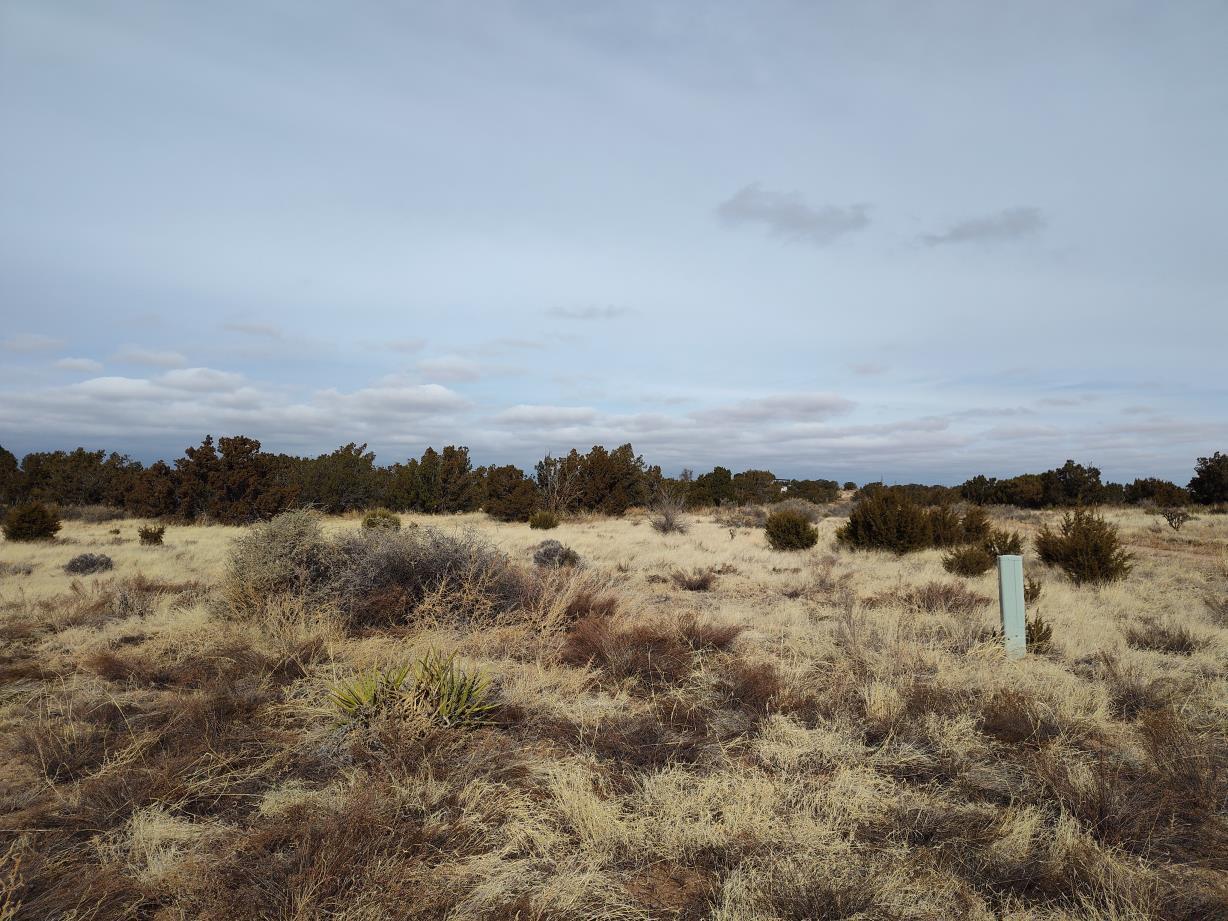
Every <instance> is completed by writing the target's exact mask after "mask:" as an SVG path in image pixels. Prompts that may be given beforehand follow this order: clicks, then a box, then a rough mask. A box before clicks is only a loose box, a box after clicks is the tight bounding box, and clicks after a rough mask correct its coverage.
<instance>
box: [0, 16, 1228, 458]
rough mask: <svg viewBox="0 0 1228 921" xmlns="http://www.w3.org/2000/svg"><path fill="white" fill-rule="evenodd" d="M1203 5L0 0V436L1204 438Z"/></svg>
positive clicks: (943, 452) (147, 446) (1155, 447)
mask: <svg viewBox="0 0 1228 921" xmlns="http://www.w3.org/2000/svg"><path fill="white" fill-rule="evenodd" d="M1226 47H1228V5H1225V4H1223V3H1222V2H1206V3H1200V2H1195V0H1190V2H1183V3H1171V4H1170V3H1154V2H1150V0H1147V2H1136V3H1131V2H1110V3H1096V2H1082V3H1075V4H1072V3H1067V2H1060V3H1052V4H1046V3H1036V2H1029V3H1019V4H985V3H981V2H967V3H954V2H951V3H916V2H911V0H907V2H898V3H875V2H865V3H851V2H850V3H814V2H772V0H768V2H762V0H756V2H754V3H751V2H739V3H719V2H716V3H702V4H701V3H694V2H690V0H684V2H677V3H673V2H666V0H661V2H652V3H637V2H626V3H618V4H606V3H601V4H598V3H575V2H571V0H557V2H501V0H484V2H481V3H477V2H473V3H469V2H458V3H409V2H404V3H395V2H370V3H362V2H355V0H346V2H335V3H330V2H315V3H304V2H301V0H286V2H280V3H278V2H248V0H245V2H234V3H231V2H222V0H213V2H210V3H187V2H159V3H142V2H138V0H129V2H119V0H113V2H99V0H80V2H60V0H0V119H2V125H3V142H2V143H0V444H3V445H4V446H6V447H8V448H10V449H11V450H14V451H15V452H17V453H19V454H20V453H22V452H24V451H29V450H36V449H51V448H69V447H75V446H76V445H78V444H84V445H86V446H89V447H107V448H117V449H120V450H124V451H127V452H129V453H132V454H133V455H134V456H138V457H141V458H142V459H146V460H148V459H152V458H154V457H157V456H163V455H175V454H178V453H179V452H180V451H181V450H182V448H183V447H184V446H185V445H187V444H190V443H193V442H195V441H198V440H199V437H200V436H201V435H202V434H203V433H205V432H209V431H211V432H214V433H220V434H226V433H239V432H241V433H246V434H250V435H253V436H255V437H258V438H260V439H261V440H262V441H263V442H264V443H265V445H266V447H269V448H271V449H274V450H290V451H312V452H316V451H322V450H327V449H331V448H332V447H334V446H336V445H337V444H340V443H343V442H347V441H351V440H354V441H360V442H361V441H366V442H369V443H370V445H371V446H372V447H373V448H374V449H376V450H377V451H378V453H379V455H380V459H381V460H382V461H391V460H396V459H399V458H403V457H405V456H407V455H411V454H414V455H416V454H418V453H419V452H420V451H421V449H422V448H423V446H424V445H426V444H428V443H429V444H434V445H436V446H440V445H442V444H445V443H458V444H467V445H469V446H470V447H471V449H472V451H473V453H474V455H475V457H476V459H477V460H478V461H479V462H490V461H502V462H507V461H511V462H518V463H521V464H529V463H531V462H532V461H533V460H534V459H535V458H537V457H540V456H541V455H542V454H544V453H545V452H546V451H547V450H552V451H554V452H556V453H557V452H559V451H560V450H565V449H567V448H570V447H572V446H578V447H581V448H587V447H588V446H591V445H593V444H595V443H604V444H607V445H616V444H619V443H622V442H624V441H631V442H632V443H633V444H634V445H635V447H636V449H637V450H638V451H640V452H642V453H644V454H645V455H646V456H647V457H648V458H649V459H650V460H652V461H655V462H658V463H661V464H662V466H663V467H664V468H665V469H666V471H667V472H670V473H673V472H676V471H677V470H678V469H680V468H681V467H683V466H692V467H695V468H697V469H707V468H710V467H711V466H712V465H713V464H714V463H723V464H726V465H730V466H733V467H735V468H741V467H746V466H752V465H754V466H767V467H770V468H771V469H773V470H775V471H776V472H777V473H778V474H782V475H797V476H807V475H808V476H827V477H836V478H839V479H846V478H849V479H855V480H858V481H862V480H865V479H870V478H878V477H880V476H881V477H886V478H888V479H889V480H899V481H913V480H924V481H930V482H958V481H959V480H961V479H963V478H964V477H965V476H967V475H969V474H972V473H976V472H985V473H989V474H996V475H1009V474H1013V473H1018V472H1021V471H1024V470H1038V469H1043V468H1045V467H1049V466H1052V465H1054V464H1059V463H1061V462H1062V461H1063V460H1064V459H1065V458H1067V457H1073V458H1076V459H1078V460H1081V461H1084V462H1091V463H1095V464H1097V465H1099V466H1100V467H1101V468H1102V469H1103V470H1104V471H1105V473H1106V474H1107V475H1109V476H1112V477H1114V478H1132V477H1134V476H1136V475H1145V474H1157V475H1162V476H1168V477H1172V478H1175V479H1179V480H1182V481H1184V480H1185V479H1187V478H1188V477H1189V474H1190V470H1191V468H1192V465H1193V459H1194V458H1195V457H1196V456H1199V455H1205V454H1208V453H1210V452H1211V451H1213V450H1215V449H1221V450H1228V384H1226V383H1225V382H1226V380H1228V378H1226V376H1225V370H1226V368H1228V359H1226V358H1225V346H1226V345H1228V230H1226V229H1225V228H1226V225H1228V217H1226V215H1228V169H1226V167H1225V164H1228V55H1226V54H1225V53H1224V49H1225V48H1226Z"/></svg>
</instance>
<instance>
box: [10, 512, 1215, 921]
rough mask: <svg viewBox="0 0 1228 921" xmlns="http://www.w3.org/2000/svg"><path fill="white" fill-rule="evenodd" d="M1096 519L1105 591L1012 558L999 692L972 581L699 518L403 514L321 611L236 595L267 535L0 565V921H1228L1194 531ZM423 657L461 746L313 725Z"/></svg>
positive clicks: (987, 587) (335, 719)
mask: <svg viewBox="0 0 1228 921" xmlns="http://www.w3.org/2000/svg"><path fill="white" fill-rule="evenodd" d="M1106 514H1107V516H1108V517H1109V518H1110V519H1111V520H1112V521H1114V522H1115V523H1117V524H1118V525H1119V526H1120V528H1121V534H1122V537H1123V539H1124V540H1125V541H1126V543H1127V545H1128V548H1129V549H1130V551H1131V552H1132V553H1133V554H1134V555H1135V567H1134V570H1133V572H1132V573H1131V575H1130V577H1129V578H1128V579H1127V580H1126V581H1124V582H1119V583H1116V584H1113V585H1110V586H1106V587H1100V588H1097V587H1075V586H1073V585H1072V584H1071V583H1070V582H1068V581H1067V580H1066V579H1065V578H1064V577H1062V576H1061V574H1060V573H1058V572H1055V571H1051V570H1047V569H1045V568H1044V567H1042V566H1041V565H1040V564H1039V563H1037V562H1036V561H1035V559H1034V556H1033V554H1032V553H1031V546H1030V544H1029V547H1028V553H1027V554H1026V555H1025V567H1026V570H1027V572H1028V573H1029V574H1030V575H1032V576H1037V577H1039V578H1040V579H1041V580H1042V582H1043V589H1042V593H1041V596H1040V598H1039V600H1038V601H1037V602H1036V603H1035V604H1034V605H1033V606H1032V610H1030V611H1029V613H1030V614H1031V613H1034V612H1035V611H1039V612H1040V614H1042V615H1043V617H1044V619H1045V620H1046V621H1047V622H1049V623H1050V624H1052V626H1053V640H1052V644H1051V647H1050V648H1049V649H1047V650H1045V651H1043V652H1040V653H1036V654H1030V655H1028V656H1027V657H1026V658H1025V659H1023V660H1021V661H1016V662H1013V661H1008V660H1006V659H1005V658H1004V657H1003V655H1002V653H1001V650H1000V642H999V641H997V640H996V639H995V638H994V636H993V630H994V628H995V627H996V626H997V602H996V583H995V577H994V575H993V573H992V572H991V573H989V574H986V575H984V576H980V577H976V578H972V579H960V578H957V577H954V576H951V575H949V574H947V573H946V572H944V570H943V568H942V565H941V552H939V551H936V550H933V551H925V552H921V553H916V554H911V555H908V556H905V557H896V556H893V555H889V554H881V553H865V552H861V553H854V552H851V551H848V550H844V549H837V548H836V547H835V545H834V539H833V536H834V532H835V529H836V527H837V526H838V525H839V524H840V523H841V519H839V518H834V517H833V518H827V519H825V520H823V521H821V522H820V523H819V530H820V539H819V543H818V546H817V547H815V548H814V549H813V550H809V551H804V552H800V553H778V552H773V551H771V550H769V549H768V547H767V544H766V541H765V539H764V534H763V531H762V529H756V528H747V527H738V526H737V525H733V526H732V527H731V525H730V524H729V523H727V522H726V521H723V520H720V519H718V518H717V517H716V516H715V515H713V514H702V513H700V514H694V515H691V516H688V517H689V529H688V531H687V532H686V533H685V534H661V533H658V532H657V531H655V530H653V528H652V527H651V526H650V523H649V521H648V518H647V516H646V515H644V514H634V513H633V514H630V515H628V516H627V517H625V518H621V519H599V518H595V519H591V520H590V519H584V520H578V521H567V522H564V523H563V524H562V526H560V527H559V528H557V529H555V530H551V531H533V530H530V529H529V528H528V527H527V526H526V525H520V524H500V523H496V522H493V521H491V520H489V519H487V518H485V517H484V516H480V515H463V516H456V517H447V518H429V517H418V518H417V519H416V520H415V519H414V517H413V516H402V519H403V521H404V523H405V528H404V529H403V530H402V532H400V533H401V535H403V538H396V537H391V536H390V537H387V538H380V539H379V540H374V541H372V542H368V544H362V545H361V547H359V548H358V549H354V548H353V547H351V548H350V549H349V550H348V551H347V552H348V553H349V554H350V556H349V557H347V559H349V560H350V562H349V563H348V564H347V565H349V567H350V568H349V569H348V570H346V572H347V575H346V576H345V580H342V581H336V582H335V583H329V587H327V590H326V589H325V588H318V587H304V586H305V585H306V583H305V582H304V583H303V584H302V585H299V584H297V583H296V584H295V585H288V584H286V583H285V582H281V583H276V586H275V587H274V582H273V581H268V580H266V581H261V580H262V579H265V575H264V574H267V572H268V571H269V567H270V566H274V563H271V562H270V559H272V558H273V557H275V556H276V555H277V553H279V552H281V548H282V544H279V543H277V540H280V539H281V538H278V537H277V534H276V533H274V532H272V531H268V530H267V529H266V530H265V531H259V532H257V534H259V535H261V536H260V537H258V538H257V539H256V540H252V539H251V538H250V535H249V537H248V538H247V539H244V540H241V542H240V544H239V545H238V546H237V547H236V546H235V542H236V539H237V538H241V537H242V535H243V533H244V531H243V529H237V528H226V527H209V526H192V527H186V526H182V527H177V526H174V525H172V526H171V527H169V528H168V530H167V533H166V539H165V545H164V546H161V547H145V546H140V545H139V544H138V542H137V541H136V528H137V526H138V524H139V522H134V521H115V522H102V523H98V524H87V523H83V522H69V523H66V524H65V527H64V529H63V530H62V531H61V533H60V536H59V539H58V540H57V541H55V542H54V543H50V544H11V543H3V542H0V638H2V639H0V695H2V696H0V740H2V741H0V746H2V749H3V750H2V751H0V803H2V805H0V921H9V919H17V918H29V919H65V921H68V919H93V918H108V919H110V918H116V919H119V918H149V919H184V921H187V919H223V918H226V919H230V918H234V919H239V918H259V919H287V921H288V919H296V921H308V919H338V921H341V919H344V921H376V919H383V918H423V919H427V918H430V919H457V921H460V919H491V921H495V919H526V921H527V919H649V918H662V919H664V918H688V919H698V918H714V919H720V921H743V919H824V918H848V919H854V918H856V919H953V918H968V919H993V918H1006V919H1042V918H1043V919H1075V918H1087V919H1091V918H1095V919H1106V921H1108V919H1112V921H1127V919H1144V918H1163V919H1188V921H1195V919H1211V918H1216V917H1228V516H1212V515H1205V516H1203V517H1202V518H1200V519H1199V520H1196V521H1193V522H1191V523H1189V524H1187V525H1185V527H1184V528H1182V530H1181V531H1180V532H1179V533H1177V532H1173V531H1171V530H1170V529H1168V528H1167V527H1166V526H1163V524H1162V522H1161V523H1157V521H1158V520H1157V519H1155V518H1152V517H1150V516H1148V515H1146V514H1145V513H1143V512H1141V511H1138V510H1132V511H1109V512H1107V513H1106ZM1056 517H1057V516H1056V515H1054V514H1053V513H1043V512H1036V513H1030V512H1009V513H1000V514H996V515H995V516H994V519H995V525H997V526H1001V527H1007V528H1010V529H1013V530H1018V531H1020V532H1022V533H1023V534H1024V535H1025V536H1026V537H1031V536H1032V535H1034V534H1035V533H1036V531H1037V530H1038V529H1039V528H1040V526H1041V525H1042V524H1044V523H1045V522H1046V521H1049V522H1052V521H1053V520H1054V519H1055V518H1056ZM414 524H417V525H418V527H416V528H415V527H412V525H414ZM115 528H118V529H119V534H118V535H116V534H113V533H111V532H112V530H113V529H115ZM432 529H439V530H440V531H442V532H444V533H445V534H447V535H457V536H458V538H459V540H457V541H453V542H448V541H446V540H444V539H439V541H438V546H439V547H441V548H443V549H442V550H438V553H445V554H447V553H451V554H454V555H456V558H457V559H458V560H460V559H462V557H463V560H465V561H469V562H466V563H465V565H463V566H458V567H456V568H454V569H452V570H449V572H448V573H447V574H446V575H445V576H441V577H439V578H437V579H434V581H431V582H430V584H425V583H423V582H422V580H423V579H425V578H426V577H425V576H423V575H422V574H421V565H424V564H421V563H420V561H419V562H415V563H414V564H413V565H412V566H411V565H409V564H404V565H402V564H396V563H390V562H388V560H389V559H392V557H393V556H395V554H396V553H397V552H400V551H397V550H396V546H399V545H397V544H396V541H397V540H401V539H404V540H410V541H418V543H419V544H420V545H422V546H427V547H428V549H430V548H431V547H435V544H431V541H432V540H436V538H434V537H432V538H430V539H429V540H428V539H427V538H426V537H425V535H428V534H430V533H432ZM323 531H324V533H325V535H326V536H327V537H328V538H329V539H330V541H329V542H325V543H326V544H327V547H332V546H334V545H337V546H341V545H343V544H344V542H345V541H347V540H351V542H352V539H354V538H355V536H356V535H358V533H359V531H360V528H359V524H358V519H357V518H349V519H340V518H334V519H327V520H325V521H324V522H323ZM546 538H550V539H557V540H560V541H562V542H563V543H564V544H566V545H568V546H570V547H572V548H574V549H575V550H576V551H578V553H579V554H580V556H581V557H582V559H583V561H584V565H583V567H582V568H579V569H575V570H566V569H564V570H557V571H549V572H543V571H541V570H538V569H536V568H535V567H534V565H533V549H534V548H535V547H536V545H537V544H538V543H539V542H540V541H541V540H543V539H546ZM485 543H488V544H489V545H490V546H491V547H493V548H495V549H497V550H498V551H499V552H500V554H494V555H490V554H485V551H483V550H482V549H481V548H482V545H483V544H485ZM428 545H429V546H428ZM314 546H315V545H313V547H314ZM319 546H320V547H325V544H320V545H319ZM347 546H348V545H347ZM355 546H357V545H355ZM475 548H477V549H475ZM83 552H96V553H106V554H108V555H109V556H110V557H112V559H113V560H114V568H113V570H111V571H109V572H105V573H101V574H98V575H94V576H86V577H73V576H70V575H67V574H66V573H65V572H64V571H63V568H62V567H63V565H64V564H65V563H66V562H67V561H68V560H69V559H70V558H72V557H73V556H75V555H77V554H79V553H83ZM312 552H313V553H314V552H315V550H313V551H312ZM319 552H321V553H323V552H324V550H320V551H319ZM329 552H331V551H329ZM415 552H421V553H425V552H426V551H415ZM430 552H433V553H434V552H437V551H436V550H431V551H430ZM364 554H365V555H364ZM465 554H469V555H468V556H465ZM475 554H476V556H475ZM484 554H485V555H484ZM501 554H505V555H506V561H505V560H504V559H503V557H502V556H501ZM390 555H391V556H390ZM479 558H480V559H479ZM235 559H237V564H232V560H235ZM303 559H305V560H308V562H306V563H303V562H302V560H300V561H299V562H300V564H301V566H302V567H304V568H303V569H302V571H304V572H305V571H307V570H309V569H311V567H313V566H315V565H316V563H315V562H312V561H313V560H314V559H315V557H311V556H310V554H308V555H307V556H304V557H303ZM330 559H331V558H330ZM397 559H400V557H397ZM415 559H417V558H415ZM474 559H479V562H478V563H473V562H472V561H473V560H474ZM381 561H382V562H381ZM320 565H323V564H320ZM330 565H332V564H330ZM395 565H402V568H401V569H399V570H397V571H398V572H400V573H401V575H400V576H398V579H400V581H396V580H394V581H392V582H390V581H388V579H386V578H384V577H383V576H378V577H377V576H375V575H371V573H374V572H376V570H377V569H378V568H379V567H381V566H382V567H384V569H379V571H380V572H384V571H386V570H389V567H395ZM262 567H263V568H262ZM415 567H417V568H415ZM312 571H314V570H312ZM389 571H390V570H389ZM432 578H433V577H432ZM347 580H348V581H347ZM381 580H382V581H381ZM414 580H418V581H417V582H415V581H414ZM410 583H413V584H414V585H415V586H419V587H420V588H421V590H419V589H417V588H415V589H412V590H411V589H407V588H406V587H405V586H406V585H408V584H410ZM420 583H421V584H422V585H425V587H424V588H422V587H421V586H420ZM313 585H314V583H313ZM428 651H434V652H438V653H442V654H445V655H447V654H452V653H455V654H456V656H457V658H456V664H457V665H459V667H460V668H462V669H463V670H464V671H465V672H466V673H468V674H470V675H472V674H474V673H479V674H481V675H483V676H485V677H487V678H488V679H489V680H490V686H489V691H488V700H489V701H490V702H491V703H493V704H494V705H495V706H494V709H493V710H492V711H490V713H489V717H488V719H487V720H485V721H479V722H477V723H476V724H473V725H468V724H464V723H461V724H459V725H447V724H446V723H445V721H442V720H440V719H439V718H437V714H432V713H431V712H429V711H428V710H425V709H423V708H422V707H420V706H418V707H415V706H410V705H405V701H403V700H399V701H398V702H397V703H396V704H395V705H387V706H375V705H372V706H371V707H368V708H366V709H364V710H363V711H362V712H361V714H360V715H357V716H355V715H353V714H351V715H349V716H348V717H347V716H346V714H345V713H344V712H343V711H342V710H341V709H339V708H338V707H337V706H335V705H334V704H333V703H332V701H331V699H330V690H334V689H336V688H338V687H345V686H346V685H347V682H350V681H352V679H353V678H354V677H355V676H356V675H364V674H365V675H372V674H376V673H377V672H376V670H383V672H385V673H386V672H388V671H390V670H395V669H396V668H397V667H399V666H406V665H411V664H412V663H413V662H415V661H417V660H418V659H420V658H421V657H422V656H424V655H425V654H427V653H428Z"/></svg>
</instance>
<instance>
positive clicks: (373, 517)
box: [362, 508, 401, 531]
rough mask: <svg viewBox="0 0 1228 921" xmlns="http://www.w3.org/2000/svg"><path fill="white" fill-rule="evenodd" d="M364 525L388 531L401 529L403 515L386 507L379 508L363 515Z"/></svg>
mask: <svg viewBox="0 0 1228 921" xmlns="http://www.w3.org/2000/svg"><path fill="white" fill-rule="evenodd" d="M362 526H363V527H364V528H381V529H383V530H387V531H399V530H401V516H400V515H397V514H396V513H395V512H390V511H388V509H386V508H377V509H375V510H374V511H370V512H367V514H365V515H363V517H362Z"/></svg>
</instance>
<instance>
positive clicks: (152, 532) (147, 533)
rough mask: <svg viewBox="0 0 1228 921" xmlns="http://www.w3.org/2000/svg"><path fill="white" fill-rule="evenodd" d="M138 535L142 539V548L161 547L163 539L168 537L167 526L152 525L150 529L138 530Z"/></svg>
mask: <svg viewBox="0 0 1228 921" xmlns="http://www.w3.org/2000/svg"><path fill="white" fill-rule="evenodd" d="M136 533H137V536H138V537H139V538H140V539H141V546H143V547H160V546H162V538H163V537H165V536H166V525H164V524H151V525H149V526H148V527H142V528H138V529H137V532H136Z"/></svg>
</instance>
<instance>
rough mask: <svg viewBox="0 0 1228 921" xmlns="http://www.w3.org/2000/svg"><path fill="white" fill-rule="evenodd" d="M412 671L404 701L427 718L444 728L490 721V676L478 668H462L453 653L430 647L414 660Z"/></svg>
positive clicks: (491, 707) (493, 704)
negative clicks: (468, 671) (475, 670)
mask: <svg viewBox="0 0 1228 921" xmlns="http://www.w3.org/2000/svg"><path fill="white" fill-rule="evenodd" d="M413 672H414V681H413V685H412V687H411V688H410V691H409V694H408V696H407V702H408V703H409V704H410V705H411V706H412V707H413V708H414V709H415V710H417V711H418V713H420V714H421V715H423V716H425V717H426V718H427V719H429V720H430V721H431V722H433V723H437V724H438V725H440V726H444V727H446V728H457V727H462V726H479V725H481V724H483V723H488V722H490V718H491V714H492V713H494V711H495V709H496V707H497V704H496V703H495V702H494V701H493V700H492V699H491V693H490V680H489V679H488V678H486V677H485V676H484V675H482V674H481V673H480V672H474V673H473V674H469V673H467V672H466V671H464V670H463V669H462V668H460V667H459V666H458V665H457V664H456V656H455V655H450V656H444V655H442V654H440V653H437V652H435V651H433V650H432V651H430V652H428V653H427V654H426V655H425V656H423V657H422V658H421V659H419V660H418V661H417V662H415V663H414V668H413Z"/></svg>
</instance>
